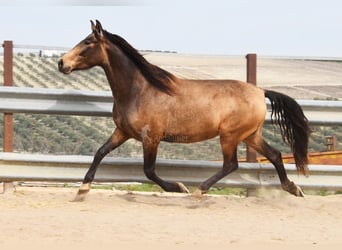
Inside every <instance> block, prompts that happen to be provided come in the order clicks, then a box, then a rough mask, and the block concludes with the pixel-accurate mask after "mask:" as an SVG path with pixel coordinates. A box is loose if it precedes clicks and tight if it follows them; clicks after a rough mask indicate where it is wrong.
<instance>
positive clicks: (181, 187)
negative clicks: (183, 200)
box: [177, 182, 190, 194]
mask: <svg viewBox="0 0 342 250" xmlns="http://www.w3.org/2000/svg"><path fill="white" fill-rule="evenodd" d="M177 185H178V187H179V190H180V192H181V193H187V194H189V193H190V191H189V189H188V188H187V187H186V186H185V185H184V184H183V183H181V182H177Z"/></svg>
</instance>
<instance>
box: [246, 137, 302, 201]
mask: <svg viewBox="0 0 342 250" xmlns="http://www.w3.org/2000/svg"><path fill="white" fill-rule="evenodd" d="M244 142H245V143H246V144H247V145H248V146H251V147H252V148H254V149H255V150H256V151H258V153H260V154H262V155H264V156H265V157H266V158H267V159H268V160H269V161H270V162H271V163H272V164H273V165H274V166H275V168H276V170H277V173H278V176H279V179H280V183H281V186H282V188H283V189H284V190H285V191H287V192H289V193H291V194H293V195H295V196H301V197H303V196H304V194H303V191H302V190H301V188H300V187H298V186H297V185H296V184H294V182H292V181H290V180H289V179H288V178H287V174H286V171H285V168H284V164H283V160H282V157H281V153H280V151H278V150H277V149H275V148H273V147H271V146H270V145H268V144H267V142H265V140H264V139H263V138H262V137H261V134H260V133H255V134H253V135H251V136H249V137H248V138H246V139H245V140H244Z"/></svg>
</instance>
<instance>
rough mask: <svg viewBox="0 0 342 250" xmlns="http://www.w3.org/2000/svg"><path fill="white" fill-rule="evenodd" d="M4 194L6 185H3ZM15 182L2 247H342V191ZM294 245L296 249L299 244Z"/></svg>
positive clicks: (6, 204) (4, 212) (3, 204)
mask: <svg viewBox="0 0 342 250" xmlns="http://www.w3.org/2000/svg"><path fill="white" fill-rule="evenodd" d="M0 191H1V190H0ZM75 193H76V189H73V188H56V187H54V188H52V187H47V188H42V187H22V186H19V187H17V190H16V192H15V193H14V194H2V195H0V214H1V216H0V228H1V234H0V246H1V249H16V248H19V247H21V248H22V249H90V248H96V249H171V248H173V249H208V248H209V249H250V248H252V249H330V250H331V249H341V246H342V196H341V195H331V196H325V197H323V196H306V197H305V198H297V197H293V196H291V195H288V194H287V193H285V192H283V191H280V190H279V191H265V192H263V195H261V196H260V197H238V196H205V197H204V198H203V199H202V200H201V201H196V200H193V199H192V198H191V196H189V195H183V194H172V193H142V192H134V193H132V192H127V191H112V190H91V192H90V193H89V194H88V196H87V198H86V200H85V201H84V202H78V203H76V202H70V200H72V198H73V197H74V195H75ZM294 247H295V248H294Z"/></svg>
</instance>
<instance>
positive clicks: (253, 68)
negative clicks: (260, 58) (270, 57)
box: [246, 54, 257, 162]
mask: <svg viewBox="0 0 342 250" xmlns="http://www.w3.org/2000/svg"><path fill="white" fill-rule="evenodd" d="M246 59H247V82H248V83H251V84H254V85H256V84H257V73H256V72H257V55H256V54H247V55H246ZM246 158H247V161H248V162H256V161H257V154H256V151H255V150H254V149H253V148H250V147H248V146H247V152H246Z"/></svg>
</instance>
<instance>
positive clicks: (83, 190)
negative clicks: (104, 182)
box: [73, 128, 129, 201]
mask: <svg viewBox="0 0 342 250" xmlns="http://www.w3.org/2000/svg"><path fill="white" fill-rule="evenodd" d="M128 139H129V137H128V136H126V135H125V133H123V132H122V131H121V130H120V129H118V128H116V129H115V130H114V132H113V134H112V136H111V137H110V138H109V139H108V141H107V142H106V143H105V144H103V145H102V146H101V147H100V148H99V149H98V150H97V152H96V154H95V156H94V159H93V162H92V164H91V165H90V168H89V170H88V172H87V173H86V175H85V177H84V179H83V183H82V185H81V186H80V188H79V190H78V193H77V195H76V197H75V199H74V200H73V201H83V200H84V198H85V196H86V194H87V193H88V192H89V191H90V184H91V182H92V181H93V180H94V178H95V174H96V171H97V168H98V166H99V164H100V163H101V161H102V159H103V158H104V157H105V156H106V155H107V154H108V153H109V152H111V151H112V150H114V149H115V148H117V147H119V146H120V145H121V144H122V143H124V142H125V141H126V140H128Z"/></svg>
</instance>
